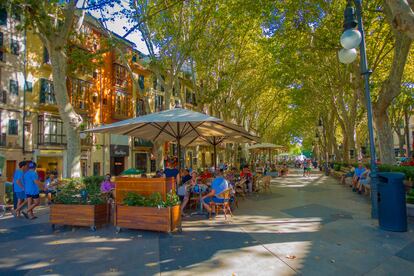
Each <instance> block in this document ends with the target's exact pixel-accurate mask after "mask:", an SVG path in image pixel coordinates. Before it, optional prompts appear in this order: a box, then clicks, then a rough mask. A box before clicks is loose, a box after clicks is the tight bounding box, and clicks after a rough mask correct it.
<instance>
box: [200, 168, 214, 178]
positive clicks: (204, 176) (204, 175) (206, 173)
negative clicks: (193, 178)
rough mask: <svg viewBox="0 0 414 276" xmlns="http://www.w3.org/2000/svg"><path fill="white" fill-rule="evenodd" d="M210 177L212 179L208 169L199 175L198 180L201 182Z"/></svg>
mask: <svg viewBox="0 0 414 276" xmlns="http://www.w3.org/2000/svg"><path fill="white" fill-rule="evenodd" d="M212 177H213V175H212V174H211V172H209V171H208V169H205V170H204V172H203V173H202V174H201V175H200V178H201V179H202V180H205V179H209V178H212Z"/></svg>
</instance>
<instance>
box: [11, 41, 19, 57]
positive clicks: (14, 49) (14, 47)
mask: <svg viewBox="0 0 414 276" xmlns="http://www.w3.org/2000/svg"><path fill="white" fill-rule="evenodd" d="M19 51H20V47H19V42H18V41H17V40H16V39H13V38H12V39H10V52H11V53H12V54H13V55H16V56H18V55H19Z"/></svg>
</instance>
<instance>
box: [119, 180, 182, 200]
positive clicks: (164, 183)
mask: <svg viewBox="0 0 414 276" xmlns="http://www.w3.org/2000/svg"><path fill="white" fill-rule="evenodd" d="M171 190H173V191H175V190H176V185H175V181H174V178H172V177H170V178H134V177H117V178H116V179H115V200H116V203H117V204H121V203H122V201H123V200H124V197H125V195H126V194H127V193H128V192H134V193H137V194H140V195H143V196H149V195H151V194H153V193H157V192H158V193H160V194H161V197H162V199H163V200H165V199H166V197H167V193H168V192H169V191H171Z"/></svg>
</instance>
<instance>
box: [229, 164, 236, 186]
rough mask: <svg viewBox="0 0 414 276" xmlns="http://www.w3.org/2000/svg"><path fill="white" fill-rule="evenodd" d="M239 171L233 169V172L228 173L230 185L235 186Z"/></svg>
mask: <svg viewBox="0 0 414 276" xmlns="http://www.w3.org/2000/svg"><path fill="white" fill-rule="evenodd" d="M236 178H237V170H236V168H234V167H233V168H231V171H230V172H228V173H227V175H226V179H227V181H228V182H229V185H231V186H234V185H235V184H236V181H237V179H236Z"/></svg>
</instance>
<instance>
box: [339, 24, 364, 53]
mask: <svg viewBox="0 0 414 276" xmlns="http://www.w3.org/2000/svg"><path fill="white" fill-rule="evenodd" d="M361 41H362V36H361V33H360V32H359V31H358V30H356V29H348V30H346V31H345V32H343V33H342V35H341V45H342V47H344V48H345V49H353V48H358V46H359V44H361Z"/></svg>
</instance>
